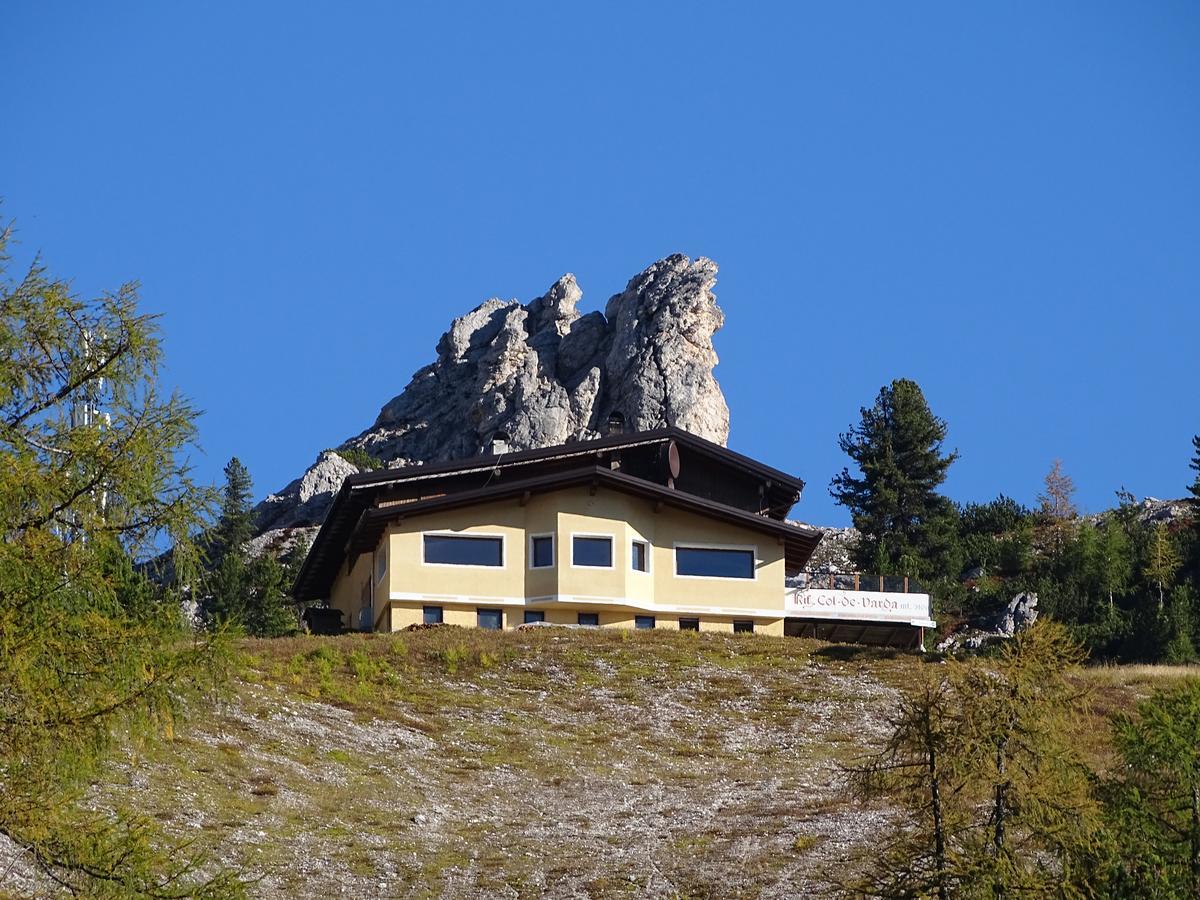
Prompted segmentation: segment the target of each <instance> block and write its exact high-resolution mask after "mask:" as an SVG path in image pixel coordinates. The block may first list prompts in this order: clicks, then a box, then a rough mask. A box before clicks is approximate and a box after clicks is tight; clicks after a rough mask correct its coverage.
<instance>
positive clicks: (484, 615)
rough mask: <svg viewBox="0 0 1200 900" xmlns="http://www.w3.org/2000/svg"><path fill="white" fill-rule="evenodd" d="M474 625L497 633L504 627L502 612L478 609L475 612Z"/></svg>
mask: <svg viewBox="0 0 1200 900" xmlns="http://www.w3.org/2000/svg"><path fill="white" fill-rule="evenodd" d="M476 624H478V625H479V627H480V628H486V629H487V630H488V631H499V630H500V629H501V628H503V627H504V612H503V611H502V610H499V609H480V610H477V611H476Z"/></svg>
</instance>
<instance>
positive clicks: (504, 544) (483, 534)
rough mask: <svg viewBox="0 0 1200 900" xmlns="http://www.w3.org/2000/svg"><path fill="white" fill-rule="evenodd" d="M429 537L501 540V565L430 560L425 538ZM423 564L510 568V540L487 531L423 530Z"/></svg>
mask: <svg viewBox="0 0 1200 900" xmlns="http://www.w3.org/2000/svg"><path fill="white" fill-rule="evenodd" d="M427 537H448V538H467V539H473V538H474V539H481V540H493V541H499V542H500V565H498V566H491V565H487V564H486V563H442V562H429V561H427V560H426V559H425V538H427ZM421 565H423V566H436V567H438V568H441V569H489V570H491V571H495V570H496V569H505V568H508V541H506V540H505V536H504V535H503V534H497V533H495V532H487V531H422V532H421Z"/></svg>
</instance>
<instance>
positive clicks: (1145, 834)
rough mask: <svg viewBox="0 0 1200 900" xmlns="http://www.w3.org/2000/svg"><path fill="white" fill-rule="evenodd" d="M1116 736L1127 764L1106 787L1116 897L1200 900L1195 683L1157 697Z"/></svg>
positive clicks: (1121, 723) (1199, 705)
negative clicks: (1116, 854)
mask: <svg viewBox="0 0 1200 900" xmlns="http://www.w3.org/2000/svg"><path fill="white" fill-rule="evenodd" d="M1113 731H1114V743H1115V744H1116V748H1117V750H1118V752H1119V753H1120V754H1121V759H1122V762H1123V763H1124V765H1123V766H1122V767H1120V769H1118V771H1119V772H1120V778H1119V779H1118V780H1117V781H1115V782H1114V783H1113V784H1112V785H1111V787H1110V791H1111V800H1110V804H1109V808H1110V816H1111V818H1112V820H1113V821H1114V823H1115V825H1116V829H1117V833H1118V837H1119V840H1118V842H1117V846H1118V847H1119V849H1120V857H1121V858H1120V865H1119V874H1118V878H1117V887H1118V891H1117V892H1116V893H1115V894H1114V896H1128V897H1146V898H1155V897H1162V898H1168V897H1200V679H1198V678H1188V679H1185V680H1184V681H1182V682H1180V683H1179V684H1178V685H1175V686H1173V687H1170V688H1167V689H1162V690H1158V691H1155V692H1154V694H1152V695H1151V696H1150V697H1149V698H1148V699H1146V700H1144V701H1142V702H1141V703H1139V704H1138V708H1137V714H1136V715H1119V716H1117V717H1116V718H1115V719H1114V722H1113Z"/></svg>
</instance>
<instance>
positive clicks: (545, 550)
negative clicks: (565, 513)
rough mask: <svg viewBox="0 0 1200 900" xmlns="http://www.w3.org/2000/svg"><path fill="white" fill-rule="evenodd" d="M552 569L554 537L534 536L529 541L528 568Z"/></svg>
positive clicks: (547, 535) (548, 535) (545, 535)
mask: <svg viewBox="0 0 1200 900" xmlns="http://www.w3.org/2000/svg"><path fill="white" fill-rule="evenodd" d="M553 567H554V535H552V534H535V535H534V536H533V537H531V538H530V539H529V568H531V569H550V568H553Z"/></svg>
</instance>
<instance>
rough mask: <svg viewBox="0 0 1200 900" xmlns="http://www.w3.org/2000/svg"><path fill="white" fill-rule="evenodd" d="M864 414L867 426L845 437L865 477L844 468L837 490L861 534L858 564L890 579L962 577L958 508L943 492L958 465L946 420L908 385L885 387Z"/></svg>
mask: <svg viewBox="0 0 1200 900" xmlns="http://www.w3.org/2000/svg"><path fill="white" fill-rule="evenodd" d="M860 412H861V420H860V422H859V424H857V425H854V426H852V427H851V428H850V430H849V431H847V432H846V433H845V434H842V435H840V437H839V438H838V446H839V447H841V449H842V451H843V452H844V453H846V454H847V455H848V456H849V457H850V459H851V460H853V462H854V464H855V466H856V468H857V470H858V472H857V474H852V473H851V472H850V470H849V468H844V469H843V470H842V471H841V473H840V474H838V475H837V476H835V477H834V479H833V482H832V484H831V485H830V494H831V495H832V496H833V498H834V499H835V500H836V501H837V502H838V503H840V504H842V505H843V506H845V507H846V508H847V509H849V510H850V514H851V517H852V519H853V522H854V527H855V528H856V529H858V531H859V534H860V538H859V541H858V543H857V544H856V546H855V549H854V551H853V552H854V563H855V565H856V566H858V567H859V569H860V570H862V571H866V572H877V573H878V574H882V575H891V574H903V575H912V576H917V577H924V578H934V577H939V576H955V575H957V574H958V572H957V571H954V569H956V568H957V566H956V564H955V560H954V550H955V547H956V544H957V510H956V508H955V507H954V504H953V503H951V502H950V500H949V499H947V498H946V497H944V496H942V495H941V494H939V493H938V491H937V489H938V487H939V486H940V485H941V484H942V482H944V481H945V480H946V472H947V470H948V469H949V468H950V466H951V464H952V463H953V462H954V461H955V460H956V459H958V453H957V452H956V451H952V452H950V453H945V452H943V449H942V445H943V443H944V442H945V440H946V423H945V421H944V420H942V419H940V418H938V417H937V416H935V415H934V414H933V412H932V411H931V410H930V408H929V404H928V403H927V402H926V401H925V395H924V394H923V393H922V392H921V388H920V387H919V386H918V385H917V383H916V382H914V381H909V380H908V379H897V380H896V381H893V382H892V383H891V384H890V385H886V386H885V387H883V388H881V389H880V391H879V394H878V396H877V397H876V398H875V402H874V403H873V404H872V405H871V406H869V407H863V408H862V409H861V411H860Z"/></svg>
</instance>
